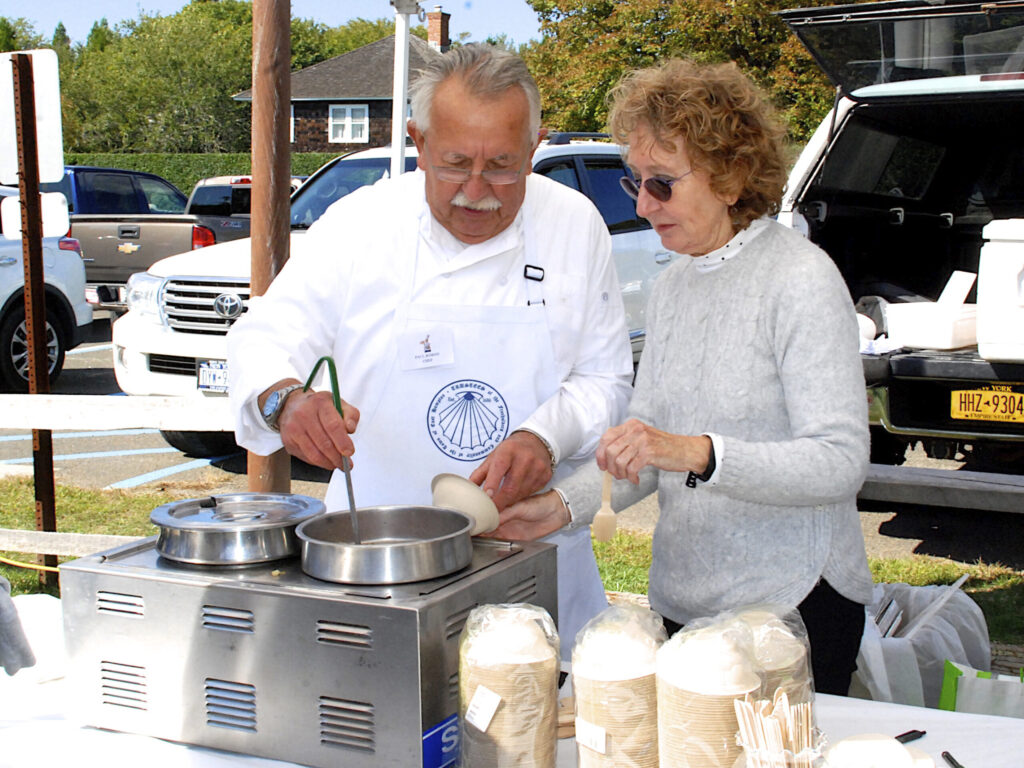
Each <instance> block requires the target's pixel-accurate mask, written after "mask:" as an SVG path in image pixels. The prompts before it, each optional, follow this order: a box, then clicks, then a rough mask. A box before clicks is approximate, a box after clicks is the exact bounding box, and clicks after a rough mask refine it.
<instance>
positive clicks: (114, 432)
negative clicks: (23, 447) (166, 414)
mask: <svg viewBox="0 0 1024 768" xmlns="http://www.w3.org/2000/svg"><path fill="white" fill-rule="evenodd" d="M159 431H160V430H159V429H106V430H102V431H95V432H53V433H52V434H53V439H54V440H66V439H67V438H69V437H110V436H120V435H153V434H156V433H157V432H159ZM31 439H32V433H31V432H26V433H22V434H20V435H0V443H13V442H17V441H18V440H31Z"/></svg>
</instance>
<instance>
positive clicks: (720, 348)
mask: <svg viewBox="0 0 1024 768" xmlns="http://www.w3.org/2000/svg"><path fill="white" fill-rule="evenodd" d="M692 262H693V260H692V259H691V258H685V259H681V260H680V261H679V262H677V263H676V264H674V265H673V266H671V267H670V268H669V269H667V270H666V271H665V272H664V273H663V274H662V275H661V276H660V277H659V278H658V281H657V283H656V285H655V287H654V291H653V293H652V296H651V299H650V303H649V304H648V307H647V339H646V342H645V346H644V352H643V357H642V359H641V361H640V368H639V371H638V373H637V379H636V390H635V392H634V395H633V400H632V403H631V405H630V409H629V415H630V417H633V418H637V419H639V420H641V421H643V422H644V423H647V424H651V425H652V426H655V427H657V428H658V429H661V430H664V431H667V432H671V433H674V434H682V435H699V434H702V433H715V434H717V435H719V436H721V438H722V445H723V455H722V456H721V458H720V461H719V474H718V477H717V478H716V479H717V482H716V484H715V485H713V486H712V485H705V484H702V483H699V482H698V483H697V487H696V488H688V487H686V484H685V481H686V476H687V473H685V472H661V471H657V470H654V469H652V468H648V469H646V470H644V472H642V473H641V483H640V486H639V487H636V486H633V485H632V484H630V483H628V482H625V481H616V483H615V489H614V492H613V497H612V506H613V507H614V508H615V509H616V510H621V509H624V508H625V507H627V506H629V505H630V504H632V503H634V502H636V501H638V500H639V499H641V498H643V497H645V496H647V495H649V494H650V493H652V492H653V491H654V490H655V489H656V490H657V491H658V502H659V507H660V518H659V520H658V525H657V528H656V529H655V532H654V542H653V554H654V559H653V564H652V566H651V571H650V591H649V594H650V600H651V606H652V607H653V608H654V610H656V611H658V612H659V613H661V614H663V615H666V616H668V617H669V618H672V619H674V620H676V621H678V622H680V623H685V622H687V621H691V620H693V619H695V618H698V617H701V616H710V615H713V614H715V613H717V612H719V611H722V610H727V609H730V608H737V607H740V606H744V605H751V604H755V603H761V602H772V603H778V604H782V605H786V606H796V605H798V604H799V603H800V602H801V601H802V600H803V598H804V597H806V596H807V594H808V593H809V592H810V590H811V589H812V588H813V587H814V585H815V583H816V582H817V581H818V579H819V578H821V577H824V578H825V579H827V580H828V582H829V584H831V585H832V586H833V587H834V588H835V589H836V590H837V591H838V592H839V593H840V594H842V595H844V596H846V597H847V598H849V599H851V600H854V601H856V602H860V603H867V602H869V600H870V597H871V573H870V571H869V570H868V565H867V557H866V555H865V551H864V538H863V535H862V533H861V529H860V522H859V518H858V514H857V507H856V495H857V491H858V490H859V489H860V486H861V483H862V482H863V481H864V477H865V474H866V472H867V466H868V428H867V405H866V398H865V393H864V376H863V373H862V370H861V363H860V357H859V354H858V347H857V340H858V332H857V322H856V319H855V315H854V309H853V304H852V302H851V300H850V295H849V293H848V291H847V288H846V286H845V284H844V283H843V280H842V278H841V277H840V275H839V272H838V270H837V269H836V267H835V266H834V265H833V263H832V262H831V260H830V259H829V258H828V256H827V255H826V254H825V253H824V252H823V251H821V250H820V249H819V248H818V247H817V246H815V245H813V244H812V243H810V242H809V241H808V240H806V239H805V238H804V237H803V236H801V235H800V234H799V233H797V232H795V231H793V230H790V229H788V228H786V227H784V226H782V225H780V224H778V223H776V222H774V221H772V222H767V226H766V227H765V229H764V230H763V231H761V232H760V233H759V234H758V235H757V236H756V237H753V238H751V239H750V241H749V242H747V243H746V244H745V245H744V246H743V248H742V250H741V251H740V252H739V253H737V254H736V255H735V256H734V257H732V258H731V259H729V260H727V261H724V262H723V263H722V264H721V266H720V267H718V268H717V269H715V270H713V271H710V272H701V271H699V270H698V269H697V268H696V267H695V266H694V265H693V263H692ZM600 487H601V485H600V475H599V473H598V471H597V467H596V464H595V463H589V464H588V465H587V466H586V467H584V468H582V469H581V470H580V471H578V472H576V473H575V474H574V475H572V476H571V477H570V478H568V479H567V480H566V481H564V482H563V483H561V484H560V488H561V490H562V491H563V492H565V494H566V496H567V498H568V500H569V503H570V505H571V507H572V510H573V514H574V516H575V522H574V525H583V524H587V523H589V522H590V521H591V520H592V519H593V516H594V514H595V512H596V511H597V508H598V507H599V506H600Z"/></svg>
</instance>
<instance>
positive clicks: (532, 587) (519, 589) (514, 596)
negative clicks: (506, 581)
mask: <svg viewBox="0 0 1024 768" xmlns="http://www.w3.org/2000/svg"><path fill="white" fill-rule="evenodd" d="M536 596H537V577H536V576H528V577H527V578H525V579H523V580H522V581H520V582H518V583H516V584H513V585H512V586H511V587H509V588H508V599H507V600H506V602H509V603H529V602H530V598H533V597H536Z"/></svg>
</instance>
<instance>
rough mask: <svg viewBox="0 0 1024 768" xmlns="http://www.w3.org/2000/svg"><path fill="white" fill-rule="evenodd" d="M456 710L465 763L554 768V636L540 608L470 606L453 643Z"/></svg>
mask: <svg viewBox="0 0 1024 768" xmlns="http://www.w3.org/2000/svg"><path fill="white" fill-rule="evenodd" d="M459 710H460V715H461V716H462V765H463V766H464V768H505V767H506V766H508V768H512V766H523V767H524V768H532V767H534V766H535V767H536V768H554V766H555V755H556V750H557V734H556V732H557V726H558V722H557V721H558V637H557V634H555V629H554V623H553V622H552V621H551V618H550V616H548V614H547V612H546V611H544V609H542V608H536V607H535V606H531V605H485V606H480V607H478V608H475V609H473V612H472V613H471V614H470V616H469V619H467V621H466V627H465V628H464V629H463V634H462V640H461V645H460V657H459Z"/></svg>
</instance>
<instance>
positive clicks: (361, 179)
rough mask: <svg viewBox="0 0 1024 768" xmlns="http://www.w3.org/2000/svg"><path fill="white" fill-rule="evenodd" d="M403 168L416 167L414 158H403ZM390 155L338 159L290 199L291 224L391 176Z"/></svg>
mask: <svg viewBox="0 0 1024 768" xmlns="http://www.w3.org/2000/svg"><path fill="white" fill-rule="evenodd" d="M405 170H406V171H407V172H408V171H414V170H416V158H415V157H406V158H405ZM390 172H391V158H389V157H372V158H361V159H352V160H346V159H345V158H341V159H340V160H338V161H337V162H336V163H334V165H332V166H331V167H329V168H326V169H325V170H324V171H323V172H322V173H319V174H317V175H316V177H315V178H312V179H310V180H309V181H307V182H306V183H305V184H303V185H302V186H301V187H299V191H298V192H296V194H295V197H294V198H293V199H292V216H291V221H292V226H293V227H299V228H304V227H308V226H310V225H311V224H312V223H313V222H314V221H316V220H317V219H319V218H320V217H321V216H323V213H324V211H326V210H327V206H329V205H330V204H331V203H333V202H335V201H336V200H339V199H341V198H342V197H344V196H345V195H347V194H349V193H350V192H354V191H355V190H357V189H359V187H362V186H365V185H367V184H373V183H374V182H376V181H379V180H380V179H382V178H384V176H386V175H390Z"/></svg>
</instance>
